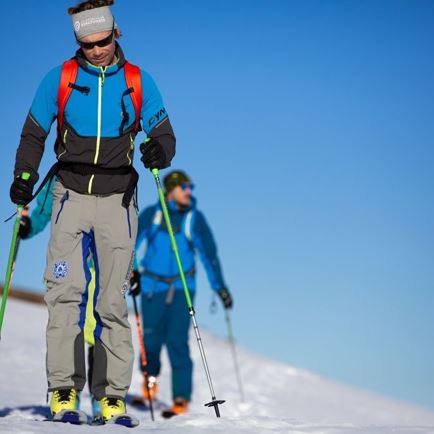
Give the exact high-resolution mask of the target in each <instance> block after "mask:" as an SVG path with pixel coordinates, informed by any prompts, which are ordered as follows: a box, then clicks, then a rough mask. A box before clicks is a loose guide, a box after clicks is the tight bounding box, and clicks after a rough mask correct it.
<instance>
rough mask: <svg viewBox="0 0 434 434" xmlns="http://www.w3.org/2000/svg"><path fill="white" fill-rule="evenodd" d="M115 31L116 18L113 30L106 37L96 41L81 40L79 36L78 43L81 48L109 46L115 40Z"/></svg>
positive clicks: (90, 48) (89, 48)
mask: <svg viewBox="0 0 434 434" xmlns="http://www.w3.org/2000/svg"><path fill="white" fill-rule="evenodd" d="M114 32H115V20H114V19H113V27H112V31H111V32H110V35H108V36H107V37H106V38H104V39H100V40H99V41H95V42H82V41H79V40H78V39H77V38H76V39H77V43H78V45H80V47H81V48H84V49H85V50H92V49H93V48H95V47H100V48H102V47H107V45H110V44H111V43H112V41H113V35H114Z"/></svg>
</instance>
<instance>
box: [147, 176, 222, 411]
mask: <svg viewBox="0 0 434 434" xmlns="http://www.w3.org/2000/svg"><path fill="white" fill-rule="evenodd" d="M152 174H153V175H154V178H155V183H156V184H157V190H158V197H159V198H160V203H161V208H162V209H163V215H164V220H165V222H166V225H167V230H168V232H169V237H170V242H171V244H172V250H173V253H174V254H175V258H176V263H177V265H178V270H179V275H180V277H181V281H182V286H183V288H184V293H185V298H186V300H187V305H188V313H189V314H190V316H191V320H192V322H193V328H194V332H195V334H196V340H197V344H198V345H199V351H200V355H201V357H202V363H203V367H204V368H205V374H206V378H207V380H208V386H209V390H210V392H211V399H212V401H210V402H208V403H207V404H205V406H207V407H214V411H215V414H216V416H217V417H220V409H219V405H221V404H223V403H224V402H225V401H224V400H218V399H216V397H215V392H214V387H213V385H212V381H211V374H210V372H209V368H208V362H207V360H206V356H205V350H204V348H203V344H202V338H201V337H200V332H199V327H198V325H197V322H196V316H195V313H194V307H193V303H192V302H191V297H190V292H189V290H188V287H187V281H186V280H185V275H184V270H183V268H182V263H181V258H180V257H179V252H178V246H177V244H176V239H175V236H174V234H173V228H172V223H171V221H170V216H169V211H168V210H167V205H166V199H165V197H164V193H163V188H162V187H161V181H160V175H159V171H158V169H152Z"/></svg>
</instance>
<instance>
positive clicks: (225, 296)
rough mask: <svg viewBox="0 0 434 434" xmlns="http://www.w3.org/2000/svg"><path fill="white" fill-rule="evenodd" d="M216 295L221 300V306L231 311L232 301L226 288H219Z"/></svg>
mask: <svg viewBox="0 0 434 434" xmlns="http://www.w3.org/2000/svg"><path fill="white" fill-rule="evenodd" d="M217 294H218V295H219V297H220V298H221V300H222V303H223V306H224V307H225V309H231V308H232V306H233V304H234V301H233V300H232V296H231V294H230V292H229V290H228V289H227V288H221V289H219V290H218V291H217Z"/></svg>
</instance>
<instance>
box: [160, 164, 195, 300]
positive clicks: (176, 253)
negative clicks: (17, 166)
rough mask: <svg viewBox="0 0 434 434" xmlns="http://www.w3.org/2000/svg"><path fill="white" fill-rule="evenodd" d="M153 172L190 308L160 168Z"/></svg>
mask: <svg viewBox="0 0 434 434" xmlns="http://www.w3.org/2000/svg"><path fill="white" fill-rule="evenodd" d="M152 174H153V175H154V178H155V183H156V184H157V190H158V197H159V198H160V203H161V208H162V209H163V215H164V220H165V221H166V225H167V230H168V231H169V237H170V243H171V245H172V250H173V253H174V254H175V258H176V263H177V265H178V270H179V275H180V276H181V281H182V287H183V288H184V293H185V298H186V299H187V306H188V308H189V309H191V308H192V307H193V303H192V302H191V297H190V291H189V290H188V286H187V281H186V280H185V274H184V270H183V268H182V263H181V258H180V257H179V252H178V246H177V244H176V240H175V235H173V228H172V223H171V221H170V216H169V211H168V210H167V205H166V199H165V198H164V193H163V188H162V187H161V181H160V175H159V171H158V169H152Z"/></svg>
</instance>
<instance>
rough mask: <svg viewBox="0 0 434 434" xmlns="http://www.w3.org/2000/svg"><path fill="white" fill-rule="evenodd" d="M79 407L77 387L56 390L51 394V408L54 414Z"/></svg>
mask: <svg viewBox="0 0 434 434" xmlns="http://www.w3.org/2000/svg"><path fill="white" fill-rule="evenodd" d="M77 409H78V394H77V391H76V390H75V389H62V390H55V391H54V392H53V394H52V395H51V401H50V410H51V414H52V415H53V416H54V415H55V414H57V413H60V412H61V411H63V410H77Z"/></svg>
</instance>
